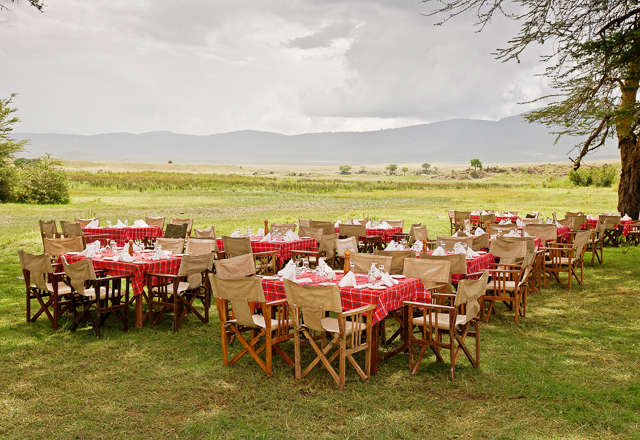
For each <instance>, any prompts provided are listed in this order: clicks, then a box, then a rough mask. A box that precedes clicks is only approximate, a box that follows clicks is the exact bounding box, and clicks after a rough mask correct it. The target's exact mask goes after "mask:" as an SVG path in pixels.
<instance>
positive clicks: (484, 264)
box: [427, 250, 495, 284]
mask: <svg viewBox="0 0 640 440" xmlns="http://www.w3.org/2000/svg"><path fill="white" fill-rule="evenodd" d="M427 253H428V254H429V255H431V254H432V253H433V251H432V250H428V251H427ZM446 254H447V255H454V254H453V252H446ZM494 261H495V258H494V257H493V255H492V254H490V253H486V254H480V256H478V257H473V258H467V273H474V272H479V271H481V270H485V269H490V268H491V264H492V263H493V262H494ZM462 279H464V274H456V273H454V274H451V282H452V283H454V284H457V283H459V282H460V280H462Z"/></svg>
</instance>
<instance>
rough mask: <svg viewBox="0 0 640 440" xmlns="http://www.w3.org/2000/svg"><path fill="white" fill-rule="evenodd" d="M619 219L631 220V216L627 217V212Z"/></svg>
mask: <svg viewBox="0 0 640 440" xmlns="http://www.w3.org/2000/svg"><path fill="white" fill-rule="evenodd" d="M620 220H631V217H629V215H628V214H625V215H624V217H622V218H621V219H620Z"/></svg>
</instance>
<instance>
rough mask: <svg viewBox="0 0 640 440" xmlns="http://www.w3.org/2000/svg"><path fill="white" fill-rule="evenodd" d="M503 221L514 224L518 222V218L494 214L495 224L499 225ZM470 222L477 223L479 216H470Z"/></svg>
mask: <svg viewBox="0 0 640 440" xmlns="http://www.w3.org/2000/svg"><path fill="white" fill-rule="evenodd" d="M503 220H511V223H515V222H516V220H518V216H517V215H499V214H496V221H495V223H500V222H501V221H503ZM471 221H472V222H479V221H480V216H479V215H474V214H471Z"/></svg>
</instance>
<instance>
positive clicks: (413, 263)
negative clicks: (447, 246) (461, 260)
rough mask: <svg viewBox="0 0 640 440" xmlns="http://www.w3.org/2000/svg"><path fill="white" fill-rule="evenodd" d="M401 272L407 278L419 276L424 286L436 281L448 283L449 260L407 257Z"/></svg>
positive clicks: (436, 282)
mask: <svg viewBox="0 0 640 440" xmlns="http://www.w3.org/2000/svg"><path fill="white" fill-rule="evenodd" d="M402 273H403V275H404V276H407V277H409V278H419V279H420V281H422V284H424V287H426V288H429V287H433V286H435V285H436V284H438V283H444V284H447V285H448V284H450V283H451V260H431V259H429V260H425V259H422V258H419V259H418V258H413V259H412V258H407V259H406V260H404V268H403V271H402Z"/></svg>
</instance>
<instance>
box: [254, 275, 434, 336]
mask: <svg viewBox="0 0 640 440" xmlns="http://www.w3.org/2000/svg"><path fill="white" fill-rule="evenodd" d="M336 275H337V279H336V280H334V281H333V282H339V281H340V280H341V279H342V277H343V276H344V275H343V274H341V273H340V274H336ZM300 277H301V278H311V279H312V280H313V283H312V284H310V285H314V284H317V283H320V282H326V281H328V280H327V278H325V277H319V276H317V275H316V274H315V273H309V272H308V273H305V274H303V275H301V276H300ZM357 280H358V283H359V284H365V283H367V282H368V281H367V275H366V274H364V275H363V274H358V275H357ZM398 281H399V283H398V284H395V285H394V286H393V287H387V288H386V289H384V290H374V289H355V288H353V287H341V288H340V297H341V299H342V310H344V311H348V310H352V309H355V308H358V307H361V306H365V305H368V304H375V305H376V309H375V310H374V311H373V323H374V324H375V323H376V322H379V321H382V320H383V319H384V318H385V316H387V315H388V314H389V312H390V311H392V310H398V309H400V308H402V302H403V301H420V302H430V301H431V297H430V296H429V293H428V292H427V291H426V289H425V288H424V285H423V284H422V281H420V280H419V279H417V278H402V279H399V280H398ZM262 288H263V290H264V295H265V298H266V300H267V302H271V301H276V300H279V299H284V298H286V297H287V296H286V294H285V292H284V283H283V282H282V280H279V279H278V280H274V279H264V278H263V279H262Z"/></svg>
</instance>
